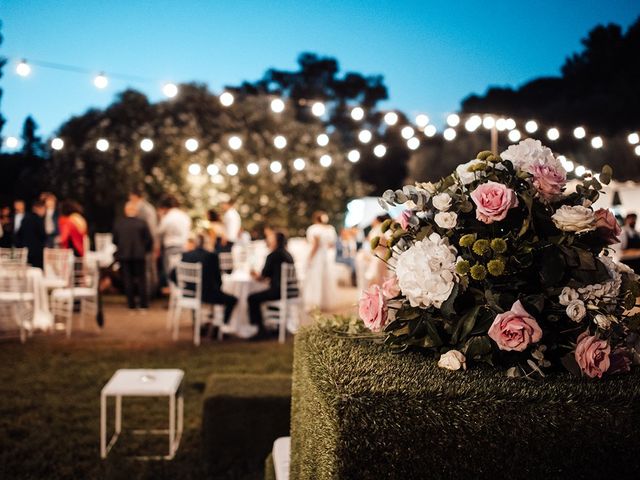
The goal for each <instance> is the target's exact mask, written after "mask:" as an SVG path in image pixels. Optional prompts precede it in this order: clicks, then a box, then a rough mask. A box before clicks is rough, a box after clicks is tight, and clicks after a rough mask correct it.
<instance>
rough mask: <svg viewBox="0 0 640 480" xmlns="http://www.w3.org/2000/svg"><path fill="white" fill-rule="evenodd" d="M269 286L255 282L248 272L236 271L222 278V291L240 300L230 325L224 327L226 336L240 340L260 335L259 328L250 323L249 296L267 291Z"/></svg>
mask: <svg viewBox="0 0 640 480" xmlns="http://www.w3.org/2000/svg"><path fill="white" fill-rule="evenodd" d="M267 288H268V285H266V284H265V283H263V282H258V281H256V280H254V279H253V278H252V277H251V275H250V274H249V273H248V272H246V271H234V272H232V273H231V274H228V275H223V276H222V290H223V291H224V292H225V293H228V294H229V295H233V296H234V297H236V298H237V299H238V303H237V304H236V307H235V308H234V309H233V313H232V315H231V318H230V319H229V323H228V324H227V325H225V326H224V328H223V332H224V333H225V334H230V335H234V336H236V337H240V338H250V337H253V336H254V335H255V334H256V333H258V327H257V326H255V325H251V322H250V321H249V303H248V299H249V295H251V294H252V293H256V292H260V291H262V290H266V289H267Z"/></svg>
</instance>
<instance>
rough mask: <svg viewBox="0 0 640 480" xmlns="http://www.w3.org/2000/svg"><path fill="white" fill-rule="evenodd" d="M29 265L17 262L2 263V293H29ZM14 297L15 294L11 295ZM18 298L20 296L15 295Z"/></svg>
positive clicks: (0, 282) (0, 284)
mask: <svg viewBox="0 0 640 480" xmlns="http://www.w3.org/2000/svg"><path fill="white" fill-rule="evenodd" d="M27 268H28V267H27V266H26V265H19V264H16V263H5V264H2V265H0V292H2V293H18V294H23V293H27V289H28V281H29V279H28V277H27ZM11 298H13V296H12V297H11ZM15 298H18V297H15Z"/></svg>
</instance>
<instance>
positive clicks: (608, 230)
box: [595, 208, 622, 245]
mask: <svg viewBox="0 0 640 480" xmlns="http://www.w3.org/2000/svg"><path fill="white" fill-rule="evenodd" d="M595 220H596V232H597V233H598V235H600V236H601V237H602V239H603V240H604V241H605V242H607V245H614V244H616V243H619V242H620V234H621V233H622V229H621V228H620V225H618V221H617V220H616V217H615V215H614V214H613V213H611V211H610V210H608V209H606V208H599V209H598V210H596V211H595Z"/></svg>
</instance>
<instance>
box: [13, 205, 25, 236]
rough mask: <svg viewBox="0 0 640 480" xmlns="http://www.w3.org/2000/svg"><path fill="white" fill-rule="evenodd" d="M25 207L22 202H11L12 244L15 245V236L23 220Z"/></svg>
mask: <svg viewBox="0 0 640 480" xmlns="http://www.w3.org/2000/svg"><path fill="white" fill-rule="evenodd" d="M24 214H25V206H24V200H16V201H15V202H13V235H14V238H13V244H14V245H16V235H17V234H18V231H19V230H20V227H21V226H22V220H23V219H24Z"/></svg>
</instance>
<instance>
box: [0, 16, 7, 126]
mask: <svg viewBox="0 0 640 480" xmlns="http://www.w3.org/2000/svg"><path fill="white" fill-rule="evenodd" d="M0 28H2V22H0ZM2 40H3V36H2V33H1V32H0V45H2ZM6 64H7V59H6V58H5V57H0V79H2V69H3V68H4V66H5V65H6ZM0 104H2V89H1V88H0ZM4 124H5V119H4V116H3V115H2V113H1V112H0V138H1V137H2V129H3V128H4Z"/></svg>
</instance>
